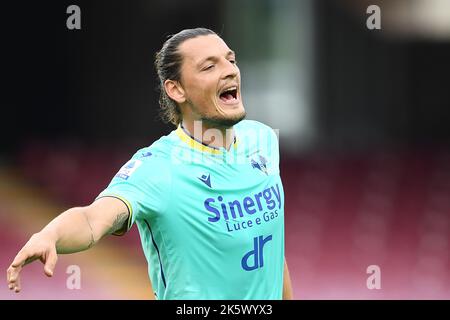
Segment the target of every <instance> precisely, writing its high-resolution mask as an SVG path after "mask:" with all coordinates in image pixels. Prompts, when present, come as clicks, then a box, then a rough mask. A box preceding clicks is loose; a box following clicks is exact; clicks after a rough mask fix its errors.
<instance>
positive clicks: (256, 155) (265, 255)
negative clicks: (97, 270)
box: [7, 28, 292, 299]
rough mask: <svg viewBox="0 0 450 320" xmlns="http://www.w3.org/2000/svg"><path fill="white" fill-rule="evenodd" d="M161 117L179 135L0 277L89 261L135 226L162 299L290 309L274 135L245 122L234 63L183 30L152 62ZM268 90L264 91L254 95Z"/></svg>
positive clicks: (140, 155)
mask: <svg viewBox="0 0 450 320" xmlns="http://www.w3.org/2000/svg"><path fill="white" fill-rule="evenodd" d="M155 66H156V70H157V72H158V76H159V80H160V86H161V88H160V89H161V92H160V106H161V108H162V112H163V117H164V118H165V119H166V120H168V121H170V122H171V123H173V124H174V125H176V126H177V129H176V130H174V131H172V132H171V133H170V134H169V135H167V136H163V137H162V138H160V139H159V140H157V141H156V142H154V143H153V144H152V145H151V146H149V147H146V148H143V149H141V150H139V151H137V152H136V153H135V155H134V156H133V157H132V158H131V159H130V160H129V161H128V162H127V163H125V164H124V165H123V167H122V168H121V169H120V170H119V171H118V173H117V174H116V175H115V176H114V178H113V179H112V181H111V183H110V184H109V186H108V187H107V188H106V189H105V190H104V191H102V192H101V193H100V194H99V196H98V197H97V198H96V199H95V201H94V202H93V203H92V204H91V205H89V206H87V207H78V208H72V209H69V210H67V211H65V212H63V213H62V214H60V215H59V216H58V217H56V218H55V219H54V220H53V221H51V222H50V223H49V224H48V225H47V226H46V227H45V228H44V229H43V230H42V231H40V232H39V233H36V234H34V235H33V236H32V237H31V238H30V240H29V241H28V242H27V243H26V244H25V246H24V247H23V248H22V249H21V250H20V251H19V253H18V254H17V256H16V257H15V259H14V261H13V262H12V264H11V266H10V267H9V268H8V270H7V280H8V285H9V288H10V289H11V290H14V291H16V292H19V291H20V277H19V274H20V271H21V269H22V267H23V266H24V265H25V264H27V263H29V262H31V261H34V260H37V259H40V260H41V261H42V262H43V263H44V264H45V265H44V271H45V274H46V275H47V276H52V275H53V270H54V268H55V264H56V261H57V254H58V253H73V252H78V251H82V250H86V249H89V248H91V247H92V246H93V245H95V244H96V243H97V242H98V241H99V240H100V239H102V238H103V237H104V236H106V235H109V234H116V235H120V234H123V233H124V232H126V231H127V230H129V229H130V227H131V226H132V225H133V223H136V225H137V227H138V229H139V233H140V236H141V241H142V248H143V250H144V254H145V257H146V259H147V261H148V265H149V277H150V280H151V283H152V286H153V288H154V290H155V295H156V297H157V298H158V299H282V298H284V299H291V298H292V289H291V283H290V277H289V272H288V268H287V264H286V261H285V257H284V252H285V251H284V193H283V186H282V182H281V179H280V174H279V150H278V139H277V136H276V134H275V132H274V131H273V130H272V129H270V128H269V127H267V126H266V125H263V124H261V123H259V122H256V121H249V120H244V118H245V110H244V106H243V103H242V98H241V77H240V71H239V68H238V66H237V64H236V57H235V53H234V52H233V51H232V50H230V48H228V46H227V45H226V43H225V42H224V41H223V40H222V39H221V38H220V37H219V36H218V35H217V34H216V33H214V32H213V31H211V30H209V29H204V28H197V29H187V30H183V31H181V32H179V33H177V34H175V35H173V36H171V37H170V38H169V39H168V40H167V41H166V42H165V43H164V45H163V47H162V49H161V50H160V51H159V52H158V53H157V54H156V61H155ZM262 90H264V89H262Z"/></svg>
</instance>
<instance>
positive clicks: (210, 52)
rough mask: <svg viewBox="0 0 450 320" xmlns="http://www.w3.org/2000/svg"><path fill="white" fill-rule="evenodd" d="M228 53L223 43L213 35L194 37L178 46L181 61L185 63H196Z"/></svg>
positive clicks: (227, 48) (228, 49)
mask: <svg viewBox="0 0 450 320" xmlns="http://www.w3.org/2000/svg"><path fill="white" fill-rule="evenodd" d="M229 51H230V48H229V47H228V46H227V44H226V43H225V41H223V40H222V38H220V37H219V36H217V35H213V34H210V35H206V36H199V37H195V38H192V39H189V40H186V41H184V42H183V43H182V44H181V45H180V52H181V54H182V56H183V60H184V62H187V63H198V62H199V61H201V60H203V59H205V58H208V57H214V56H223V55H226V54H227V53H228V52H229Z"/></svg>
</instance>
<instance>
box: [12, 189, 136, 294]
mask: <svg viewBox="0 0 450 320" xmlns="http://www.w3.org/2000/svg"><path fill="white" fill-rule="evenodd" d="M130 218H131V217H129V212H128V208H127V207H126V205H125V204H124V203H123V202H122V201H120V200H118V199H116V198H112V197H104V198H100V199H98V200H96V201H94V202H93V203H92V204H91V205H89V206H87V207H79V208H72V209H69V210H67V211H65V212H63V213H61V214H60V215H59V216H57V217H56V218H55V219H53V220H52V221H51V222H50V223H49V224H48V225H47V226H45V227H44V229H42V230H41V231H40V232H39V233H36V234H34V235H33V236H32V237H31V238H30V240H28V242H27V243H26V244H25V246H24V247H23V248H22V249H21V250H20V251H19V253H18V254H17V255H16V257H15V258H14V260H13V262H12V263H11V265H10V266H9V268H8V270H7V281H8V286H9V288H10V289H11V290H14V291H15V292H19V291H20V271H21V269H22V267H23V266H25V265H26V264H28V263H30V262H32V261H34V260H37V259H39V260H41V261H42V262H43V263H44V264H45V266H44V272H45V274H46V275H47V276H49V277H51V276H52V275H53V270H54V268H55V265H56V261H57V258H58V256H57V254H58V253H73V252H79V251H83V250H86V249H89V248H90V247H92V246H93V245H95V244H96V243H97V242H98V241H99V240H100V239H102V238H103V237H104V236H106V235H109V234H112V233H122V232H123V231H126V228H127V222H128V219H130Z"/></svg>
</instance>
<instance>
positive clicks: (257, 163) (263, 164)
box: [251, 155, 268, 175]
mask: <svg viewBox="0 0 450 320" xmlns="http://www.w3.org/2000/svg"><path fill="white" fill-rule="evenodd" d="M251 163H252V168H256V169H258V170H261V172H264V173H265V174H266V175H268V173H267V160H266V158H264V157H263V156H261V155H258V159H257V160H254V159H252V162H251Z"/></svg>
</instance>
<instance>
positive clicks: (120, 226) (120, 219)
mask: <svg viewBox="0 0 450 320" xmlns="http://www.w3.org/2000/svg"><path fill="white" fill-rule="evenodd" d="M127 220H128V213H126V212H122V213H120V214H118V215H117V217H116V219H115V220H114V223H113V225H112V228H111V233H114V232H117V231H122V230H125V229H126V225H125V224H126V222H127Z"/></svg>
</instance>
